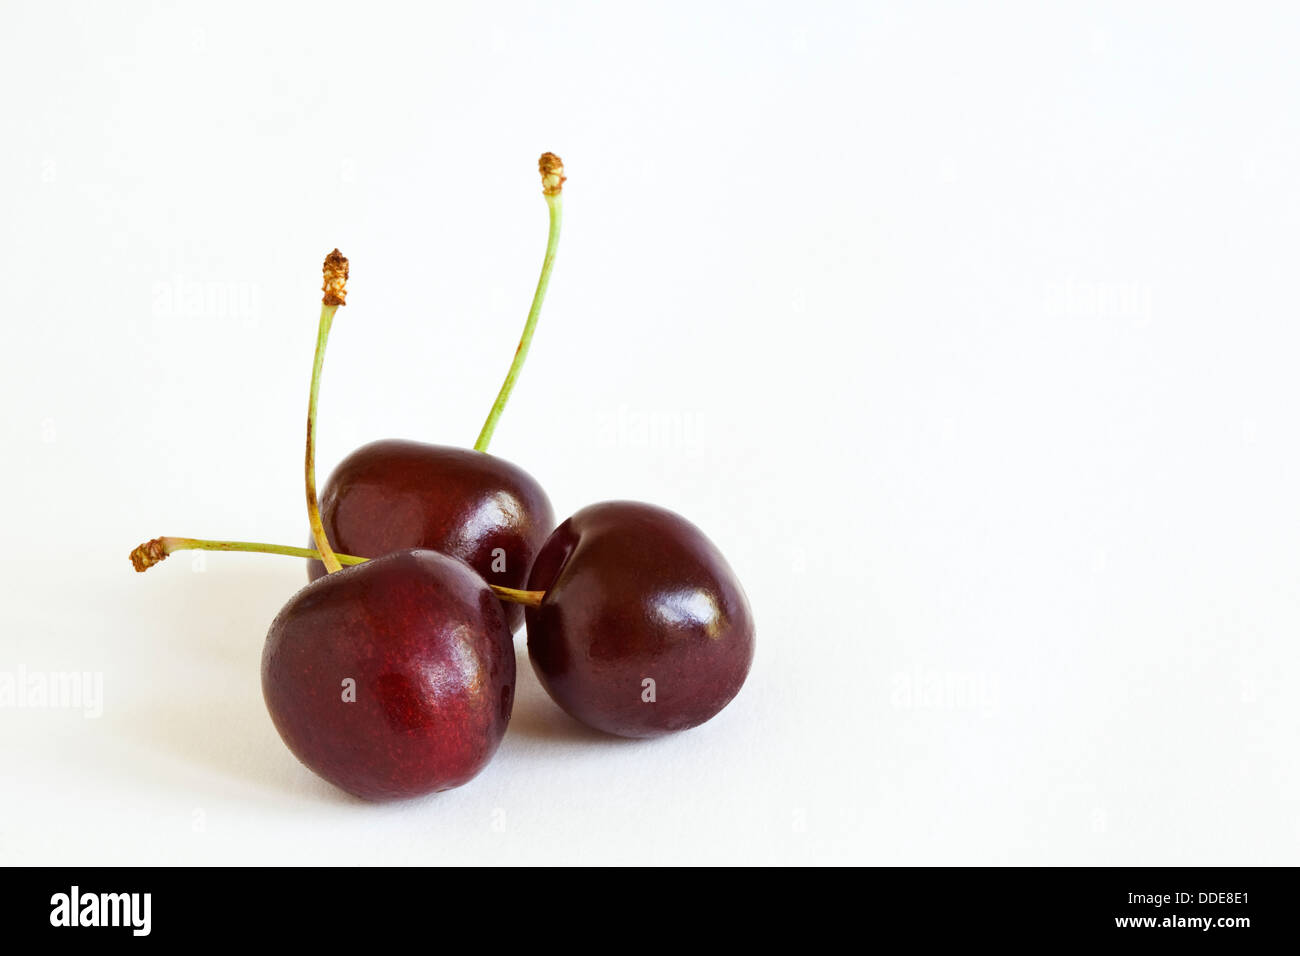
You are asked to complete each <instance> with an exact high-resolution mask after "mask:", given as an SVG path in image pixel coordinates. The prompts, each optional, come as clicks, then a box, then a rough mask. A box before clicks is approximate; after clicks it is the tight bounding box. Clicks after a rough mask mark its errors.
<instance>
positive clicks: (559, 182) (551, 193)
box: [474, 153, 565, 452]
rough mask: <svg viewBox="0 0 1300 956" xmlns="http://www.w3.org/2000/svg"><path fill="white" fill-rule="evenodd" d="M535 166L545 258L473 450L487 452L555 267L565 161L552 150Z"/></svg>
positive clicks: (512, 388) (512, 386)
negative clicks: (545, 221)
mask: <svg viewBox="0 0 1300 956" xmlns="http://www.w3.org/2000/svg"><path fill="white" fill-rule="evenodd" d="M537 168H538V170H539V171H540V172H541V174H542V195H543V196H545V197H546V206H547V208H548V209H549V210H550V219H551V225H550V231H549V232H548V233H547V236H546V258H545V259H543V260H542V274H541V276H539V277H538V279H537V289H536V291H534V292H533V304H532V307H531V308H529V310H528V321H526V322H525V323H524V334H523V335H522V336H520V338H519V346H518V347H517V348H516V349H515V359H514V361H513V362H511V363H510V371H508V372H507V373H506V380H505V381H504V382H503V383H502V384H501V391H500V392H498V393H497V400H496V401H495V402H494V403H493V404H492V411H490V412H488V417H487V421H485V422H484V423H483V430H482V431H480V432H479V434H478V440H477V441H475V442H474V450H475V451H484V452H485V451H487V449H488V445H489V444H490V443H491V442H492V433H493V432H495V431H496V428H497V422H498V421H499V420H500V419H501V413H502V412H504V411H505V409H506V402H508V401H509V400H510V393H511V392H512V391H514V388H515V380H516V379H518V378H519V370H520V369H522V368H523V367H524V361H525V360H526V359H527V358H528V348H529V346H531V345H532V344H533V331H534V330H535V329H536V328H537V318H538V316H540V315H541V314H542V302H543V301H545V299H546V289H547V286H549V285H550V284H551V269H552V268H553V267H554V266H555V253H556V251H557V250H558V249H559V246H560V220H561V219H562V218H563V216H562V213H563V211H564V199H563V193H562V190H563V188H564V180H565V176H564V164H563V163H562V162H560V157H558V156H556V155H555V154H554V153H543V154H542V158H541V159H540V160H538V162H537Z"/></svg>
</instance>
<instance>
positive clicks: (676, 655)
mask: <svg viewBox="0 0 1300 956" xmlns="http://www.w3.org/2000/svg"><path fill="white" fill-rule="evenodd" d="M528 588H529V589H530V590H539V591H540V590H544V591H545V592H546V596H545V597H544V598H543V599H542V603H541V606H540V607H537V608H528V610H527V614H526V616H527V620H528V656H529V657H530V658H531V659H532V662H533V670H535V671H536V672H537V676H538V678H539V679H540V680H541V682H542V686H543V687H545V688H546V691H547V692H548V693H549V694H550V695H551V697H552V699H554V700H555V702H556V703H557V704H559V705H560V706H561V707H563V708H564V709H565V710H566V711H568V712H569V713H570V714H571V715H572V716H574V717H576V718H577V719H578V720H580V721H582V722H583V723H584V724H587V725H588V726H590V727H595V728H596V729H598V730H604V731H607V732H608V733H611V734H619V735H621V736H624V737H655V736H658V735H660V734H666V733H670V732H672V731H675V730H685V729H686V728H688V727H694V726H696V725H697V724H702V723H704V721H706V720H708V719H709V718H710V717H712V716H714V715H715V714H717V713H718V711H720V710H722V708H723V707H725V706H727V704H728V703H729V702H730V701H731V699H732V698H733V697H735V696H736V693H737V692H738V691H739V690H740V687H741V685H742V684H743V683H744V682H745V677H746V675H747V674H748V673H749V665H750V662H751V661H752V660H753V657H754V619H753V616H752V614H751V612H750V609H749V602H748V600H747V599H746V598H745V592H744V591H743V590H742V589H741V587H740V582H739V581H737V580H736V576H735V574H734V573H733V572H732V570H731V568H730V567H729V566H728V565H727V562H726V560H725V559H724V558H723V557H722V555H721V554H720V553H719V552H718V549H717V548H715V547H714V546H713V543H712V542H711V541H709V539H708V538H706V537H705V536H704V534H703V533H702V532H701V531H700V530H699V529H698V528H696V527H695V526H694V525H693V524H691V523H690V522H689V521H687V520H686V519H685V518H682V517H681V516H680V515H676V514H674V513H673V512H671V511H667V510H665V509H663V508H657V507H655V506H653V505H647V504H639V503H637V502H632V501H608V502H605V503H603V504H597V505H591V506H590V507H587V508H584V509H582V510H581V511H579V512H578V513H577V514H575V515H574V516H573V517H571V518H570V519H569V520H567V521H565V522H564V523H563V524H562V525H560V526H559V527H558V528H556V529H555V532H554V533H553V534H552V535H551V536H550V538H549V539H548V540H547V542H546V544H545V545H543V547H542V549H541V551H540V553H539V554H538V555H537V560H536V561H534V562H533V570H532V573H531V574H530V575H529V579H528Z"/></svg>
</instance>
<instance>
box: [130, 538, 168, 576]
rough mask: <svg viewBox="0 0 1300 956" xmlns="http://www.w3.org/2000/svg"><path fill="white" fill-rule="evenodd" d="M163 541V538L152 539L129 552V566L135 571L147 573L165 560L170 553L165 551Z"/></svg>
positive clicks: (165, 547)
mask: <svg viewBox="0 0 1300 956" xmlns="http://www.w3.org/2000/svg"><path fill="white" fill-rule="evenodd" d="M164 541H165V539H164V538H154V539H153V540H152V541H146V542H145V543H144V544H142V545H140V546H139V547H137V548H136V549H135V550H134V551H132V552H131V566H132V567H134V568H135V569H136V570H137V571H148V570H149V569H150V568H152V567H153V566H154V565H155V564H157V563H158V562H159V561H161V560H163V559H164V558H166V557H167V555H169V554H171V552H170V551H168V550H167V546H166V544H165V543H164Z"/></svg>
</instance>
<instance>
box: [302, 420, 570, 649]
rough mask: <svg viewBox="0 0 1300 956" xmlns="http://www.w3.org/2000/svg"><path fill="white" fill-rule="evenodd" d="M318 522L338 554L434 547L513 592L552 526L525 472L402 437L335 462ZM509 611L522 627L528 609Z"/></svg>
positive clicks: (315, 571)
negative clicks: (403, 439)
mask: <svg viewBox="0 0 1300 956" xmlns="http://www.w3.org/2000/svg"><path fill="white" fill-rule="evenodd" d="M321 519H322V522H323V524H324V527H325V532H326V534H327V535H328V536H329V539H330V541H332V542H333V543H334V545H335V546H336V547H338V548H339V549H340V550H342V551H347V552H349V553H351V554H360V555H371V556H374V555H381V554H387V553H388V552H390V551H395V550H398V549H401V548H417V547H418V548H431V549H432V550H434V551H441V552H442V553H443V554H449V555H452V556H453V557H457V558H461V559H462V560H464V561H466V562H467V563H468V564H469V565H470V567H472V568H473V569H474V570H475V571H477V572H478V573H479V574H480V575H482V576H483V577H484V578H485V579H486V580H488V581H491V582H492V583H494V584H498V585H502V586H505V587H511V588H522V587H523V586H524V585H525V583H526V582H527V579H528V569H529V568H530V567H531V566H532V563H533V559H534V557H536V555H537V552H538V551H539V550H540V549H541V547H542V544H543V543H544V542H545V541H546V537H547V535H549V534H550V533H551V531H552V529H553V528H554V527H555V513H554V512H553V511H552V510H551V502H550V500H549V499H548V498H547V497H546V493H545V492H544V491H542V487H541V485H539V484H538V483H537V482H536V481H535V480H534V479H533V478H532V477H531V476H530V475H529V474H528V473H527V472H525V471H524V470H523V469H522V468H519V467H517V466H516V465H512V464H511V463H510V462H508V461H505V460H504V459H501V458H497V457H495V456H493V455H486V454H484V453H482V452H479V451H474V450H472V449H469V448H452V447H448V446H441V445H425V444H422V443H420V442H413V441H400V440H397V439H389V440H386V441H377V442H371V443H370V444H368V445H365V446H363V447H361V448H358V449H357V450H356V451H354V452H353V453H352V454H350V455H349V456H348V457H347V458H345V459H343V461H342V462H340V463H339V465H338V467H337V468H335V469H334V473H333V474H332V475H331V476H330V479H329V482H328V483H327V484H326V485H325V491H324V493H323V494H322V496H321ZM324 573H325V566H324V565H323V564H321V562H319V561H312V562H311V563H310V564H309V565H308V574H309V576H310V577H311V579H312V580H315V579H316V578H318V577H320V576H321V575H323V574H324ZM503 607H505V608H506V621H507V623H508V624H509V626H510V629H511V630H512V631H513V630H515V629H517V628H518V627H519V625H520V624H522V623H523V612H522V611H521V610H520V609H519V607H518V605H514V604H505V605H503Z"/></svg>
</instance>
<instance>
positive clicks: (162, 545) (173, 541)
mask: <svg viewBox="0 0 1300 956" xmlns="http://www.w3.org/2000/svg"><path fill="white" fill-rule="evenodd" d="M176 551H246V552H251V553H255V554H282V555H285V556H286V557H290V558H307V559H309V560H311V559H314V560H317V561H323V560H324V555H323V554H321V552H319V551H316V550H314V549H313V548H295V547H293V546H292V545H288V544H265V543H263V542H261V541H209V540H207V539H206V538H171V537H164V538H154V539H153V540H152V541H146V542H145V543H144V544H142V545H140V546H139V547H137V548H136V549H135V550H134V551H132V552H131V563H132V564H133V565H134V566H135V569H136V570H137V571H148V570H149V569H150V568H152V567H153V566H154V565H155V564H157V563H159V562H160V561H162V560H163V559H165V558H166V557H167V556H168V555H169V554H172V553H174V552H176ZM330 554H331V555H333V556H334V558H335V560H336V561H338V562H339V563H340V564H341V565H342V564H347V565H354V564H365V563H366V562H367V561H369V560H370V559H369V558H359V557H357V556H356V555H355V554H334V552H332V551H331V552H330ZM488 587H490V588H491V589H492V591H493V593H494V594H496V596H497V597H499V598H501V600H503V601H509V602H510V603H512V604H523V605H524V606H526V607H538V606H540V605H541V603H542V598H543V597H545V595H546V592H545V591H521V590H519V589H518V588H506V587H502V586H501V585H499V584H489V585H488Z"/></svg>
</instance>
